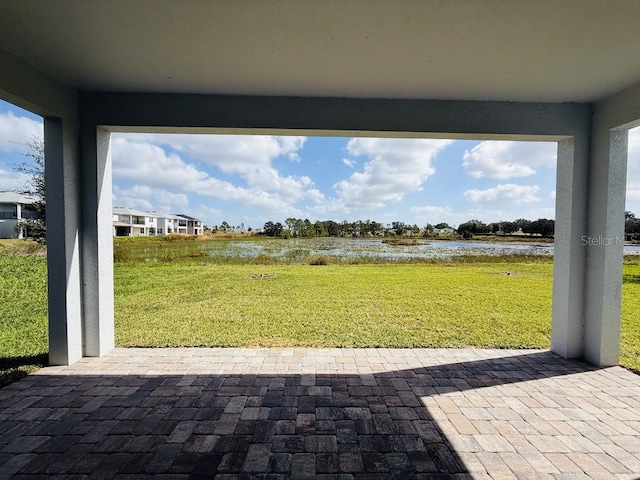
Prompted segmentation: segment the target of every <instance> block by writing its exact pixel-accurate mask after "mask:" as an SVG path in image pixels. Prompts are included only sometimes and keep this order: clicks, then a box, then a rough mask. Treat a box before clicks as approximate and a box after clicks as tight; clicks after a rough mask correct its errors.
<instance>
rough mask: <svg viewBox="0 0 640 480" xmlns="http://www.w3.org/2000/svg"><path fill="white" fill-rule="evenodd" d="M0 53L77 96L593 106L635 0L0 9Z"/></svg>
mask: <svg viewBox="0 0 640 480" xmlns="http://www.w3.org/2000/svg"><path fill="white" fill-rule="evenodd" d="M1 9H2V15H0V50H5V51H7V52H9V53H10V54H12V55H14V56H17V57H18V58H20V59H22V60H23V61H25V62H26V63H28V64H30V65H32V66H33V67H35V68H36V69H38V70H40V71H42V72H44V73H45V74H48V75H49V76H52V77H54V78H56V79H58V80H59V81H60V82H61V83H63V84H66V85H69V86H72V87H74V88H76V89H78V90H82V91H111V92H158V93H202V94H235V95H288V96H317V97H327V96H334V97H368V98H427V99H452V100H455V99H465V100H509V101H541V102H591V101H595V100H598V99H600V98H603V97H605V96H607V95H610V94H612V93H615V92H617V91H620V90H622V89H623V88H625V87H627V86H629V85H632V84H634V83H636V82H637V81H638V80H640V29H639V28H638V26H637V21H638V18H640V2H638V1H634V0H562V1H557V0H511V1H507V2H482V1H477V0H460V1H455V2H454V1H450V2H446V1H441V0H397V1H392V2H390V1H376V0H348V1H341V2H318V1H290V0H270V1H251V0H249V1H243V2H221V1H209V2H206V1H195V0H192V1H182V2H153V3H149V2H131V1H129V0H109V1H108V2H105V1H104V0H58V1H56V2H51V1H50V0H30V1H28V2H25V1H24V0H3V1H2V7H1Z"/></svg>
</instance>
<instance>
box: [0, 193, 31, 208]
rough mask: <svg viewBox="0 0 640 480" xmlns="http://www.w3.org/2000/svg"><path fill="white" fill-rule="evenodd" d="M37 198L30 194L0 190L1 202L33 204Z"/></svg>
mask: <svg viewBox="0 0 640 480" xmlns="http://www.w3.org/2000/svg"><path fill="white" fill-rule="evenodd" d="M36 201H37V200H36V199H35V198H33V197H30V196H28V195H23V194H21V193H16V192H0V203H15V204H18V203H19V204H20V205H31V204H33V203H35V202H36Z"/></svg>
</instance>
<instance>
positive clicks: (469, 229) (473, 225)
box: [458, 220, 489, 238]
mask: <svg viewBox="0 0 640 480" xmlns="http://www.w3.org/2000/svg"><path fill="white" fill-rule="evenodd" d="M458 233H459V234H460V235H462V238H472V237H473V236H474V235H477V234H483V233H489V227H488V226H487V225H485V224H484V223H483V222H481V221H480V220H469V221H468V222H465V223H462V224H460V225H459V226H458Z"/></svg>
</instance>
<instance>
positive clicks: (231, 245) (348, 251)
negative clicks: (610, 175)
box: [212, 238, 640, 261]
mask: <svg viewBox="0 0 640 480" xmlns="http://www.w3.org/2000/svg"><path fill="white" fill-rule="evenodd" d="M225 243H226V244H225V246H224V247H223V250H222V251H220V250H218V249H217V248H216V252H215V254H216V255H220V254H222V255H224V256H228V257H242V258H255V257H257V256H259V255H266V256H269V257H273V258H277V259H280V260H291V261H295V260H299V259H304V258H307V257H314V256H321V255H326V256H330V257H338V258H343V259H348V258H353V257H375V258H385V259H391V260H396V259H397V260H400V259H412V258H442V259H446V258H451V257H454V256H460V255H479V256H480V255H482V256H502V255H545V256H551V255H553V244H548V243H524V242H523V243H514V242H508V243H497V242H478V241H472V242H465V241H443V240H440V241H439V240H424V241H423V240H417V244H415V245H394V244H392V243H384V242H383V241H382V240H378V239H352V238H308V239H288V240H284V239H269V240H258V241H251V240H243V241H230V242H225ZM212 253H214V252H212ZM625 253H626V252H625ZM638 253H640V248H639V249H638Z"/></svg>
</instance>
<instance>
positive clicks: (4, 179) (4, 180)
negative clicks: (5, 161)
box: [0, 165, 29, 192]
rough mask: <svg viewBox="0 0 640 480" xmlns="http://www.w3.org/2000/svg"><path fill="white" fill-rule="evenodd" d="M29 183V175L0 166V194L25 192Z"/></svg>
mask: <svg viewBox="0 0 640 480" xmlns="http://www.w3.org/2000/svg"><path fill="white" fill-rule="evenodd" d="M28 181H29V177H28V176H27V175H24V174H22V173H19V172H16V171H14V170H12V169H10V168H8V167H5V166H3V165H0V192H3V191H20V190H23V189H25V187H26V186H27V182H28Z"/></svg>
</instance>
